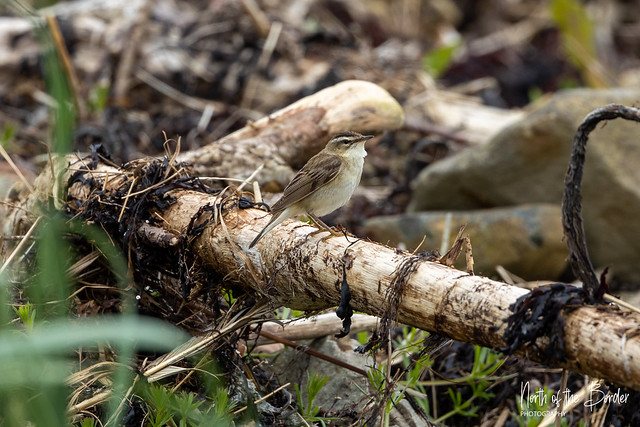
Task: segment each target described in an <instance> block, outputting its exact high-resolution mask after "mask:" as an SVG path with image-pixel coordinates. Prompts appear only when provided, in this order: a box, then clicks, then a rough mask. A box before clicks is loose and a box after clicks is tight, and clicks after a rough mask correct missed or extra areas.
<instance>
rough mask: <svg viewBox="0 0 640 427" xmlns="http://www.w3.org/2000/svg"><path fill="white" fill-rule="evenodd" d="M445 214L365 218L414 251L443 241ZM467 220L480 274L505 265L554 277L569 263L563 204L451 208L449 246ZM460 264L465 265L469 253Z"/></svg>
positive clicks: (384, 238)
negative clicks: (561, 206) (565, 239)
mask: <svg viewBox="0 0 640 427" xmlns="http://www.w3.org/2000/svg"><path fill="white" fill-rule="evenodd" d="M446 216H447V212H445V211H438V212H420V213H406V214H401V215H393V216H382V217H376V218H371V219H369V220H368V221H367V222H366V223H365V230H366V232H367V235H368V236H369V237H372V238H374V239H375V240H377V241H380V242H384V243H387V242H388V243H390V244H391V245H398V243H400V242H403V243H404V244H405V245H406V247H407V249H409V250H413V249H415V248H416V247H417V246H418V245H419V244H420V242H421V241H422V239H423V238H425V241H424V242H423V243H422V246H421V247H420V250H435V249H439V248H440V246H441V239H442V233H443V229H444V227H445V222H446ZM462 224H467V227H466V229H465V233H464V234H465V235H468V236H469V238H470V240H471V246H472V249H473V258H474V262H475V272H476V274H482V275H491V274H493V273H494V272H495V267H496V266H497V265H502V266H503V267H504V268H506V269H507V270H509V271H511V272H512V273H515V274H517V275H518V276H520V277H523V278H525V279H528V280H536V279H555V278H558V276H559V275H560V274H561V273H562V272H563V271H564V269H565V267H566V262H565V259H566V257H567V253H568V252H567V248H566V245H565V244H564V243H563V242H562V224H561V220H560V206H559V205H549V204H535V205H522V206H517V207H512V208H493V209H481V210H470V211H456V212H452V213H451V223H450V230H451V233H450V234H451V236H450V238H449V240H450V241H449V242H448V246H447V247H449V246H450V245H451V243H453V239H455V237H456V234H457V232H458V229H459V228H460V226H461V225H462ZM425 236H426V237H425ZM455 266H456V267H457V268H458V269H461V270H464V269H465V267H466V265H465V257H464V253H463V254H462V255H461V256H460V258H459V259H458V261H457V262H456V265H455Z"/></svg>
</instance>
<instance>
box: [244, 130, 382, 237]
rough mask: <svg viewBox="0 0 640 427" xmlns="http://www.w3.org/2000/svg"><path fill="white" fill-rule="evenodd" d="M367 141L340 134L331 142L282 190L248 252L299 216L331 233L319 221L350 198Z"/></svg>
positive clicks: (355, 134)
mask: <svg viewBox="0 0 640 427" xmlns="http://www.w3.org/2000/svg"><path fill="white" fill-rule="evenodd" d="M369 138H373V136H372V135H366V136H365V135H360V134H359V133H357V132H342V133H339V134H337V135H335V136H334V137H333V138H331V140H330V141H329V143H328V144H327V146H326V147H325V148H324V149H323V150H322V151H320V152H319V153H318V154H316V155H315V156H313V157H312V158H311V159H309V161H308V162H307V164H305V165H304V166H303V167H302V169H300V171H299V172H298V173H297V174H296V176H294V177H293V179H292V180H291V182H290V183H289V185H287V187H286V188H285V189H284V194H283V195H282V197H281V198H280V200H278V201H277V202H275V203H274V204H273V206H272V207H271V221H269V223H268V224H267V226H266V227H265V228H263V229H262V231H261V232H260V233H259V234H258V235H257V236H256V238H255V239H253V242H251V244H250V245H249V248H252V247H253V246H254V245H255V244H256V243H258V240H260V239H261V238H262V236H264V235H265V234H267V233H268V232H269V231H270V230H271V229H272V228H273V227H275V226H276V225H278V224H280V223H281V222H282V221H284V220H285V219H288V218H292V217H294V216H298V215H302V214H307V215H309V217H311V218H312V219H313V221H314V222H315V223H316V224H317V225H318V226H320V227H322V228H324V229H326V230H329V231H330V229H329V227H327V225H326V224H325V223H323V222H322V221H321V220H320V219H319V218H318V217H319V216H324V215H327V214H330V213H331V212H333V211H335V210H336V209H338V208H339V207H341V206H344V205H345V204H346V203H347V202H348V201H349V199H350V198H351V195H352V194H353V191H354V190H355V189H356V187H357V186H358V184H359V183H360V177H361V176H362V167H363V165H364V158H365V157H366V155H367V152H366V151H365V149H364V143H365V141H366V140H367V139H369Z"/></svg>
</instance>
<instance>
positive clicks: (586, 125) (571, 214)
mask: <svg viewBox="0 0 640 427" xmlns="http://www.w3.org/2000/svg"><path fill="white" fill-rule="evenodd" d="M617 118H623V119H626V120H634V121H637V122H640V109H637V108H633V107H625V106H624V105H617V104H610V105H607V106H605V107H601V108H598V109H596V110H593V111H592V112H591V113H589V114H588V115H587V116H586V117H585V118H584V120H583V121H582V123H581V124H580V126H579V127H578V130H577V132H576V135H575V137H574V139H573V147H572V149H571V160H570V163H569V170H568V171H567V176H566V177H565V180H564V195H563V197H562V227H563V228H564V235H565V236H566V239H567V246H568V248H569V264H570V265H571V269H572V270H573V273H574V274H575V275H576V276H577V277H578V279H580V280H581V281H582V283H584V288H585V289H586V290H587V292H588V293H589V295H590V296H592V297H596V298H601V297H602V295H603V294H604V292H605V290H604V289H601V285H600V283H599V282H598V278H597V276H596V273H595V271H594V269H593V265H592V264H591V259H590V258H589V252H588V250H587V241H586V239H585V235H584V225H583V221H582V195H581V184H582V171H583V169H584V161H585V154H586V147H587V141H588V139H589V134H590V133H591V132H592V131H593V130H594V129H595V127H596V126H597V125H598V123H600V122H601V121H604V120H613V119H617Z"/></svg>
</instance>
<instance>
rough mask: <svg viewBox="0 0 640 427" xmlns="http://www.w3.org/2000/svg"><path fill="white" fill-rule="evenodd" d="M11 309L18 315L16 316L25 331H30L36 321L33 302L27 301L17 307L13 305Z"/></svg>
mask: <svg viewBox="0 0 640 427" xmlns="http://www.w3.org/2000/svg"><path fill="white" fill-rule="evenodd" d="M13 311H14V312H15V313H16V315H18V318H19V319H20V322H22V324H23V325H24V327H25V330H26V331H27V333H29V332H31V331H32V330H33V326H34V325H35V322H36V309H35V307H34V306H33V304H31V303H30V302H27V303H26V304H23V305H19V306H17V307H16V306H13Z"/></svg>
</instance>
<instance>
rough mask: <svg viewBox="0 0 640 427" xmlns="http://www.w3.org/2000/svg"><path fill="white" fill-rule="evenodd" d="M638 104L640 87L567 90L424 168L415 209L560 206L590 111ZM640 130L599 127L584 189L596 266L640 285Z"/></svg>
mask: <svg viewBox="0 0 640 427" xmlns="http://www.w3.org/2000/svg"><path fill="white" fill-rule="evenodd" d="M638 101H640V90H638V89H609V90H587V89H581V90H570V91H564V92H561V93H559V94H557V95H556V96H554V97H553V98H552V99H551V100H550V101H549V102H547V103H546V104H544V105H543V106H541V107H540V108H538V109H537V110H535V111H533V112H532V113H531V114H529V115H528V116H527V117H526V118H524V119H523V120H522V121H520V122H518V123H515V124H514V125H512V126H509V127H508V128H506V129H505V130H503V131H502V132H500V133H499V134H498V135H496V136H495V137H494V138H493V139H491V140H490V141H489V142H488V143H487V144H485V145H483V146H478V147H474V148H471V149H469V150H466V151H464V152H462V153H460V154H459V155H456V156H452V157H450V158H447V159H445V160H443V161H440V162H438V163H435V164H433V165H431V166H429V167H427V168H426V169H425V170H423V171H422V172H421V173H420V175H419V176H418V177H417V179H416V181H415V186H414V195H413V199H412V201H411V203H410V206H409V211H410V212H418V211H424V210H449V209H451V210H460V209H477V208H488V207H496V206H514V205H518V204H522V203H554V204H559V203H560V202H561V199H562V192H563V186H564V176H565V174H566V171H567V167H568V164H569V155H570V150H571V145H572V141H573V136H574V134H575V131H576V129H577V128H578V125H579V124H580V122H581V121H582V120H583V119H584V117H585V116H586V114H588V113H589V112H590V111H592V110H593V109H595V108H598V107H601V106H604V105H607V104H609V103H619V104H625V105H634V104H637V103H638ZM638 135H640V124H638V123H636V122H629V121H625V120H615V121H613V122H611V123H607V125H606V126H602V125H601V126H598V128H597V129H596V130H595V131H594V132H592V133H591V137H590V139H589V143H588V147H587V162H586V165H585V170H584V179H583V187H582V192H583V216H584V221H585V231H586V235H587V245H588V248H589V253H590V255H591V258H592V261H593V263H594V265H595V266H596V267H603V266H610V267H611V268H612V271H613V272H614V273H615V275H616V276H617V277H618V278H620V279H622V280H623V281H628V282H633V283H640V269H638V268H637V261H638V259H640V239H638V238H637V236H639V235H640V221H637V216H638V213H640V167H638V166H639V165H640V140H639V138H638ZM479 255H480V254H479Z"/></svg>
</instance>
